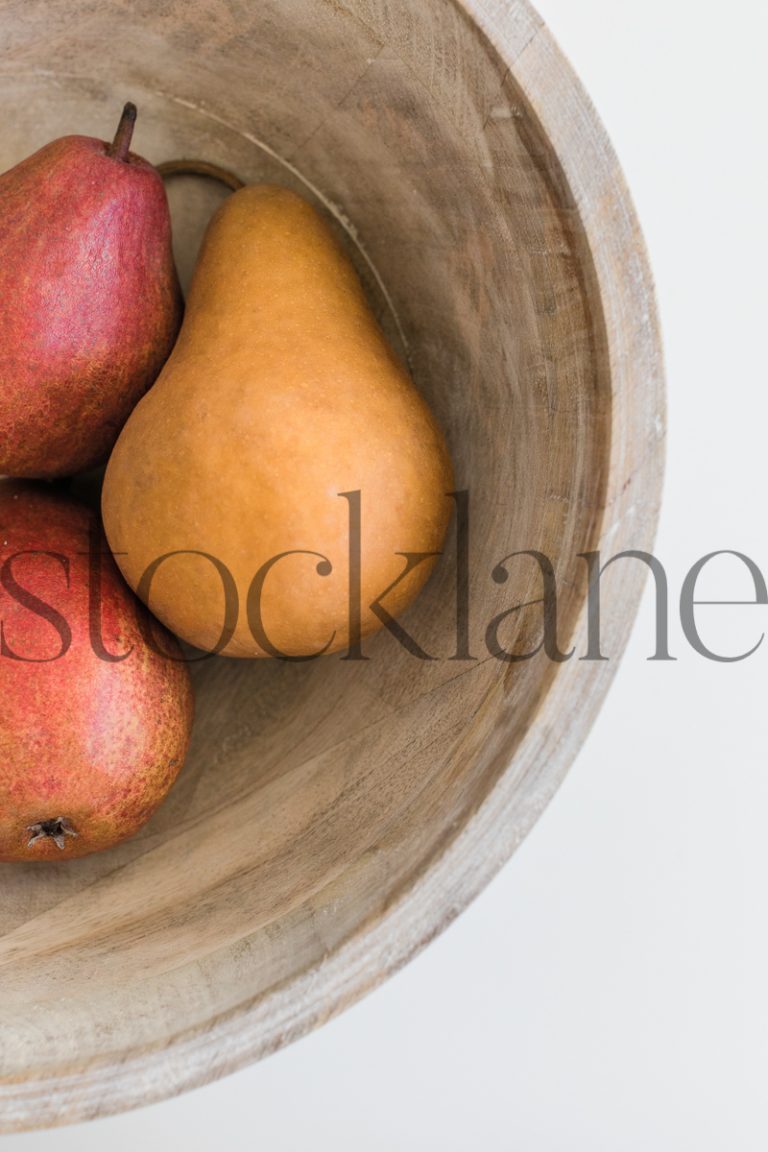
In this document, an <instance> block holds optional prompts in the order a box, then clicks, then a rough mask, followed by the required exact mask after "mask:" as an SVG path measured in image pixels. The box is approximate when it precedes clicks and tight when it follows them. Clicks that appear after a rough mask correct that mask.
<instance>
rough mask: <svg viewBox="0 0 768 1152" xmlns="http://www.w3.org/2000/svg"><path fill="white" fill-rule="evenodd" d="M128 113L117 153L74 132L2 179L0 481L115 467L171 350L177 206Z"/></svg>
mask: <svg viewBox="0 0 768 1152" xmlns="http://www.w3.org/2000/svg"><path fill="white" fill-rule="evenodd" d="M132 108H133V106H132V105H127V106H126V109H127V110H128V114H127V117H126V113H124V118H123V120H121V129H118V136H117V137H116V138H115V143H114V144H113V145H109V144H106V143H104V142H103V141H101V140H95V139H92V138H90V137H87V136H65V137H63V138H62V139H60V140H54V141H53V142H52V143H50V144H47V145H46V146H45V147H44V148H41V149H40V150H39V151H38V152H35V153H34V155H32V156H30V157H28V158H27V159H26V160H24V161H22V162H21V163H20V164H18V165H17V166H16V167H15V168H12V169H10V170H9V171H8V172H5V173H4V174H3V175H2V176H0V300H2V308H0V474H3V475H7V476H17V477H18V476H23V477H43V478H51V477H55V476H67V475H72V474H74V473H76V472H79V471H83V470H85V469H87V468H90V467H93V466H95V465H97V464H100V463H102V462H103V461H105V460H106V458H107V456H108V455H109V452H110V450H111V448H112V446H113V444H114V442H115V440H116V439H117V436H118V433H119V432H120V429H121V428H122V426H123V424H124V423H125V421H126V419H127V417H128V415H129V413H130V411H131V409H132V408H133V407H134V405H135V404H136V402H137V401H138V399H139V398H140V397H141V396H142V395H143V394H144V393H145V392H146V390H147V389H148V388H149V387H150V386H151V385H152V384H153V383H154V380H155V377H156V376H157V374H158V372H159V371H160V368H161V367H162V365H163V363H164V362H165V360H166V359H167V357H168V354H169V353H170V351H171V348H172V347H173V342H174V340H175V338H176V334H177V332H178V328H179V324H180V323H181V315H182V299H181V292H180V289H179V284H178V279H177V275H176V269H175V266H174V263H173V256H172V252H171V225H170V216H169V212H168V203H167V200H166V196H165V190H164V187H163V182H162V179H161V177H160V175H159V174H158V173H157V172H156V171H155V169H154V168H153V167H152V166H151V165H150V164H148V163H147V162H146V161H145V160H142V159H141V157H139V156H136V155H134V154H133V153H130V152H128V147H127V142H128V141H129V140H130V131H131V130H132V126H133V118H134V117H135V108H133V113H132V114H131V113H130V109H132ZM121 130H122V136H121ZM116 146H117V147H116Z"/></svg>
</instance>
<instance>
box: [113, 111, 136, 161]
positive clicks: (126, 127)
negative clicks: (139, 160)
mask: <svg viewBox="0 0 768 1152" xmlns="http://www.w3.org/2000/svg"><path fill="white" fill-rule="evenodd" d="M136 115H137V109H136V105H135V104H131V102H130V100H129V101H128V103H127V104H126V105H125V107H124V108H123V114H122V116H121V117H120V123H119V124H118V126H117V132H115V138H114V140H113V141H112V143H111V144H110V145H108V147H107V155H108V156H111V157H112V158H113V159H114V160H122V161H123V162H124V163H127V162H128V152H129V151H130V147H131V139H132V137H133V126H134V124H135V123H136Z"/></svg>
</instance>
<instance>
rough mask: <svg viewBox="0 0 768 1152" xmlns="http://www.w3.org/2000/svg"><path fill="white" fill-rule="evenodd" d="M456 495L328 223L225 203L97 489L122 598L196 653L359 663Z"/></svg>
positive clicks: (412, 584) (285, 207)
mask: <svg viewBox="0 0 768 1152" xmlns="http://www.w3.org/2000/svg"><path fill="white" fill-rule="evenodd" d="M451 488H452V473H451V464H450V460H449V456H448V451H447V449H446V445H445V440H444V438H443V435H442V433H441V431H440V430H439V428H438V426H437V424H436V422H435V420H434V418H433V416H432V414H431V412H430V410H429V408H428V407H427V405H426V403H425V402H424V400H423V399H422V397H421V396H420V395H419V393H418V392H417V391H416V389H415V387H414V385H413V383H412V381H411V380H410V378H409V376H408V374H407V373H406V371H405V370H404V368H403V367H402V365H401V364H400V363H399V361H398V360H397V358H396V357H395V355H394V354H393V352H392V351H391V349H390V348H389V346H388V344H387V342H386V340H385V338H384V335H383V334H382V332H381V330H380V328H379V326H378V324H377V323H376V320H375V318H374V316H373V314H372V313H371V310H370V308H369V306H368V303H367V301H366V298H365V295H364V293H363V290H362V287H361V285H360V282H359V280H358V278H357V275H356V273H355V271H354V269H353V267H352V265H351V264H350V263H349V260H348V259H347V257H346V255H345V254H344V252H343V251H342V250H341V248H340V247H339V245H338V244H337V242H336V240H335V238H334V236H333V234H332V232H331V231H330V229H329V227H328V224H327V223H326V221H325V220H324V219H323V218H322V216H321V215H320V214H319V213H318V212H317V211H316V210H315V209H314V208H313V207H312V206H311V205H310V204H308V203H307V202H306V201H305V200H303V199H302V198H301V197H300V196H297V195H296V194H295V193H293V192H290V191H288V190H287V189H284V188H280V187H276V186H271V185H253V186H249V187H246V188H243V189H241V190H240V191H239V192H236V193H235V194H234V195H233V196H231V197H230V198H229V199H228V200H227V201H226V202H225V203H224V204H223V205H222V207H221V208H220V209H219V211H218V213H217V214H216V216H215V217H214V218H213V220H212V222H211V225H210V227H209V229H208V232H207V234H206V238H205V241H204V244H203V249H202V252H201V255H200V259H199V261H198V264H197V267H196V270H195V274H194V278H193V282H192V286H191V289H190V293H189V299H188V302H187V309H186V315H185V319H184V323H183V325H182V330H181V334H180V336H179V339H178V342H177V344H176V346H175V348H174V350H173V353H172V354H171V357H170V359H169V360H168V361H167V363H166V365H165V367H164V368H163V370H162V372H161V374H160V376H159V378H158V380H157V382H156V384H155V386H154V388H152V390H151V391H150V392H149V393H147V395H146V396H145V397H144V398H143V399H142V400H141V402H140V403H139V404H138V406H137V407H136V408H135V410H134V412H133V414H132V415H131V417H130V418H129V420H128V422H127V424H126V425H125V427H124V429H123V431H122V434H121V435H120V438H119V440H118V442H117V445H116V447H115V450H114V452H113V455H112V458H111V460H110V462H109V466H108V469H107V474H106V478H105V484H104V491H103V512H104V523H105V527H106V531H107V536H108V538H109V543H110V546H111V548H112V550H113V551H114V553H115V556H116V559H117V562H118V564H119V565H120V567H121V569H122V571H123V573H124V575H125V577H126V579H127V580H128V583H129V584H130V585H131V587H132V588H134V589H135V590H136V591H137V592H138V594H139V595H140V596H141V597H142V599H144V600H145V602H146V603H148V605H149V606H150V607H151V609H152V610H153V612H154V613H155V614H156V615H157V616H158V617H159V618H160V619H161V620H162V621H163V622H164V623H165V624H166V625H167V626H168V627H169V628H171V629H172V630H173V631H174V632H176V633H177V634H178V635H179V636H181V637H182V638H183V639H184V640H187V641H189V642H190V643H192V644H194V645H197V646H198V647H200V648H203V649H206V650H209V651H213V650H215V651H219V652H223V653H224V654H225V655H228V656H241V657H255V656H270V655H272V656H274V655H282V654H284V655H290V656H294V657H301V656H304V657H309V656H312V655H315V654H317V653H321V652H333V651H337V650H339V649H342V648H347V647H349V648H350V651H353V650H355V651H356V650H357V645H358V643H359V641H360V639H361V638H362V637H364V636H366V635H368V634H369V633H371V632H374V631H376V630H377V629H378V628H380V627H382V626H383V623H385V622H387V621H388V618H389V617H392V618H394V617H396V616H397V615H398V614H399V613H401V612H402V611H403V610H404V609H405V607H406V606H407V605H408V604H409V603H410V602H411V601H412V600H413V599H414V597H415V596H416V595H417V593H418V592H419V590H420V589H421V587H422V586H423V584H424V583H425V581H426V579H427V577H428V576H429V573H430V571H431V569H432V567H433V566H434V563H435V555H436V554H439V552H440V549H441V546H442V543H443V539H444V536H445V532H446V529H447V525H448V521H449V518H450V511H451V507H452V501H451V500H450V498H449V496H448V493H450V491H451ZM388 589H389V591H388Z"/></svg>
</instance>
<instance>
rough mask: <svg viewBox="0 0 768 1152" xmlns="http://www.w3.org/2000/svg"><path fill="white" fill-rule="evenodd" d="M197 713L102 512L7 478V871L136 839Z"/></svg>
mask: <svg viewBox="0 0 768 1152" xmlns="http://www.w3.org/2000/svg"><path fill="white" fill-rule="evenodd" d="M192 713H193V697H192V688H191V684H190V679H189V671H188V668H187V665H186V664H185V663H184V661H183V659H182V658H181V652H180V649H179V647H178V644H177V643H176V641H175V640H174V639H173V638H172V637H171V636H170V634H169V633H167V632H166V631H165V630H164V629H163V628H162V627H161V626H160V625H158V624H157V622H156V621H154V619H153V618H152V617H151V616H150V615H149V613H148V612H147V611H146V609H145V608H144V607H143V606H142V605H140V604H139V602H138V601H137V600H136V598H135V597H134V596H133V593H132V592H131V591H130V590H129V589H128V587H127V585H126V584H125V583H124V582H123V579H122V577H121V576H120V574H119V572H118V570H117V568H116V566H115V563H114V561H113V560H112V557H111V555H110V554H109V552H108V551H107V549H106V545H105V543H104V538H103V535H102V532H101V525H100V522H99V521H98V519H97V517H96V515H95V514H94V513H92V512H91V511H90V510H89V509H87V508H86V507H84V506H82V505H80V504H78V503H76V502H75V501H73V500H72V499H71V498H70V497H69V496H66V495H61V494H57V493H55V492H54V491H51V489H50V488H49V487H46V486H45V485H38V484H34V483H21V482H18V481H7V480H6V481H0V861H12V860H24V861H33V860H68V859H71V858H72V857H76V856H86V855H88V854H89V853H91V852H97V851H100V850H101V849H103V848H109V847H111V846H112V845H114V844H117V843H118V842H119V841H120V840H124V839H125V838H126V837H128V836H131V835H132V834H133V833H134V832H136V831H137V829H139V828H140V827H141V826H142V824H144V822H145V821H146V820H147V819H148V818H149V816H151V814H152V813H153V812H154V810H155V809H156V808H157V806H158V805H159V804H160V802H161V801H162V800H163V798H164V797H165V795H166V794H167V792H168V790H169V788H170V787H171V785H172V783H173V781H174V779H175V778H176V775H177V773H178V772H179V769H180V768H181V766H182V764H183V762H184V758H185V755H186V752H187V746H188V742H189V736H190V729H191V725H192Z"/></svg>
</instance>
